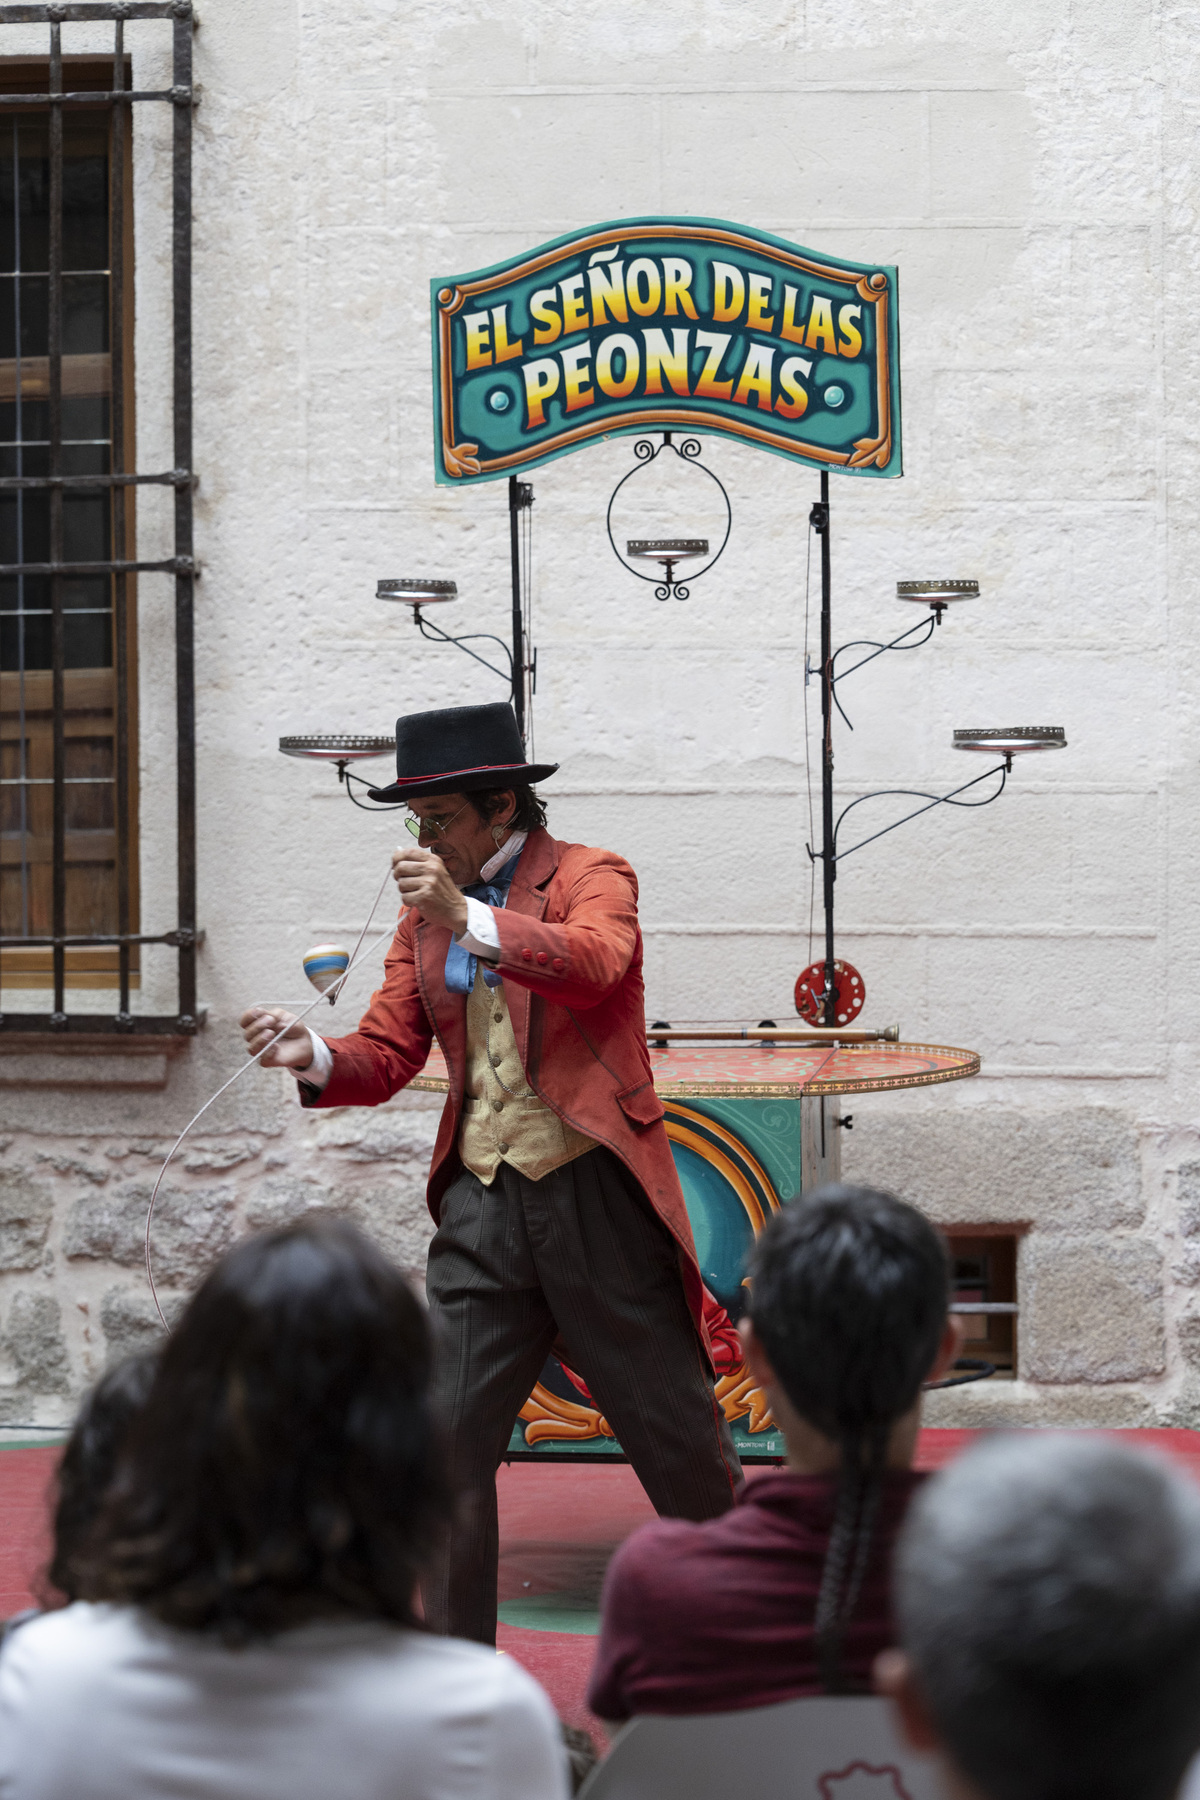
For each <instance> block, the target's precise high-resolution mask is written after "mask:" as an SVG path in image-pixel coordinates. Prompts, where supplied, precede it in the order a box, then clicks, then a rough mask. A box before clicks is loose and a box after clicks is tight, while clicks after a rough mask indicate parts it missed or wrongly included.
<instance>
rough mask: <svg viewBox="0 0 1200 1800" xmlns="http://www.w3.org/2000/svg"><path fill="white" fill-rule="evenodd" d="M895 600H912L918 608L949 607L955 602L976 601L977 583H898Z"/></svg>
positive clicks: (977, 594)
mask: <svg viewBox="0 0 1200 1800" xmlns="http://www.w3.org/2000/svg"><path fill="white" fill-rule="evenodd" d="M896 598H897V600H913V601H915V602H916V603H917V605H918V606H936V607H938V608H939V609H940V608H941V607H943V606H950V605H951V604H952V603H953V602H954V601H955V600H978V598H979V583H978V582H977V581H898V582H897V583H896Z"/></svg>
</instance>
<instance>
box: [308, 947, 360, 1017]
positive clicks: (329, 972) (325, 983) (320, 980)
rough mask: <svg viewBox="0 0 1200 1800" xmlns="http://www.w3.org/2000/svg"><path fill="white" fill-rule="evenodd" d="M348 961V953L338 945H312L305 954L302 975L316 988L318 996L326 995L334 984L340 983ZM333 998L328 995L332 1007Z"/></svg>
mask: <svg viewBox="0 0 1200 1800" xmlns="http://www.w3.org/2000/svg"><path fill="white" fill-rule="evenodd" d="M349 961H350V952H349V951H348V950H343V949H342V948H341V946H340V945H339V944H314V946H313V948H312V949H311V950H308V951H306V952H305V956H304V973H305V974H306V975H307V976H308V979H309V980H310V981H311V982H312V984H313V986H314V987H315V988H316V990H317V992H318V994H328V993H329V990H330V988H331V987H332V986H333V985H334V983H335V982H337V981H340V980H341V978H342V976H343V975H344V974H345V973H346V966H347V964H348V963H349ZM333 1000H334V996H333V995H330V1005H331V1006H332V1004H333Z"/></svg>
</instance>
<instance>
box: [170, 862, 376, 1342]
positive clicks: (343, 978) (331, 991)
mask: <svg viewBox="0 0 1200 1800" xmlns="http://www.w3.org/2000/svg"><path fill="white" fill-rule="evenodd" d="M391 879H392V870H391V865H390V863H389V865H388V870H387V874H386V875H385V876H384V878H383V880H382V881H381V882H380V884H379V892H378V893H377V894H376V896H375V901H374V904H373V906H372V907H371V910H370V912H369V913H368V914H367V922H366V924H365V925H364V926H363V928H362V930H361V931H360V932H359V934H358V942H357V944H355V946H354V949H353V950H352V951H351V953H350V960H349V962H348V963H347V964H346V967H345V968H344V969H343V970H342V973H341V974H340V975H339V976H338V978H337V980H336V981H335V982H334V983H333V985H332V986H331V987H329V988H327V989H326V991H325V992H324V993H323V994H318V995H317V997H316V999H315V1000H313V1001H311V1002H310V1003H309V1005H307V1006H306V1007H305V1008H304V1011H303V1012H301V1013H298V1014H297V1015H296V1017H295V1018H294V1019H289V1020H288V1022H287V1024H286V1025H282V1026H280V1028H279V1030H278V1031H277V1032H276V1033H275V1036H274V1037H273V1038H270V1039H269V1040H268V1041H267V1042H266V1043H265V1044H264V1045H263V1047H262V1049H261V1050H257V1051H255V1053H254V1055H253V1056H251V1057H249V1058H248V1060H247V1061H246V1062H244V1063H242V1065H241V1066H240V1068H237V1069H235V1070H234V1072H233V1074H232V1075H231V1076H230V1077H229V1080H228V1081H226V1082H224V1083H223V1084H222V1086H221V1087H219V1088H218V1089H217V1091H216V1093H215V1094H212V1095H210V1097H209V1098H208V1099H207V1100H206V1101H205V1102H204V1105H203V1106H202V1107H201V1108H200V1111H199V1112H198V1113H196V1114H195V1115H194V1116H193V1117H192V1118H190V1119H189V1120H188V1122H187V1124H186V1125H185V1126H184V1128H183V1130H182V1131H181V1132H180V1134H179V1136H178V1137H177V1138H176V1139H175V1142H174V1143H173V1144H172V1145H171V1148H170V1150H169V1151H168V1152H167V1160H166V1161H165V1162H164V1163H163V1166H162V1168H161V1169H160V1170H159V1171H158V1180H157V1181H156V1182H155V1183H154V1191H153V1193H152V1194H151V1195H150V1205H149V1207H148V1209H147V1212H146V1243H145V1251H146V1280H147V1281H148V1282H149V1283H150V1298H151V1299H152V1300H153V1301H154V1310H155V1312H156V1313H157V1314H158V1316H159V1319H160V1320H161V1321H162V1327H163V1330H164V1331H169V1330H170V1329H171V1327H170V1326H169V1325H168V1324H167V1321H166V1316H165V1314H164V1312H163V1309H162V1307H161V1306H160V1305H159V1303H158V1289H157V1287H156V1286H155V1285H154V1268H153V1264H152V1262H151V1258H150V1228H151V1226H152V1225H153V1223H154V1209H155V1206H156V1205H157V1204H158V1190H159V1189H160V1188H161V1186H162V1184H163V1177H164V1175H165V1174H166V1172H167V1170H168V1169H169V1168H170V1166H171V1164H172V1163H173V1162H174V1160H175V1155H176V1152H177V1151H178V1149H179V1146H180V1144H182V1142H183V1140H184V1138H185V1137H186V1136H187V1134H188V1132H189V1131H190V1130H191V1129H192V1127H193V1125H197V1124H199V1122H200V1120H201V1119H202V1118H203V1117H204V1115H205V1113H206V1112H207V1111H208V1109H209V1107H210V1106H212V1105H213V1104H214V1103H215V1102H216V1101H218V1100H219V1099H220V1098H221V1095H222V1094H224V1093H226V1092H227V1091H228V1089H229V1088H231V1087H232V1086H233V1084H234V1082H235V1081H237V1080H238V1079H239V1078H240V1077H241V1076H243V1075H244V1074H245V1073H246V1070H247V1069H252V1068H253V1067H254V1065H255V1063H256V1062H258V1061H259V1060H260V1059H261V1058H262V1057H264V1056H265V1055H266V1054H267V1051H268V1050H270V1049H271V1047H272V1045H274V1044H277V1043H278V1042H279V1040H280V1038H281V1037H283V1036H284V1034H285V1032H288V1031H290V1030H291V1028H292V1026H293V1025H299V1024H300V1023H301V1022H302V1020H304V1019H306V1018H307V1017H308V1015H309V1013H310V1012H314V1011H315V1010H316V1008H317V1007H318V1006H320V1004H321V1002H322V1001H323V1000H328V1001H329V1003H330V1005H332V1004H333V1002H334V1001H335V1000H336V999H337V997H338V995H339V994H340V993H341V991H342V989H343V988H344V987H345V985H346V983H347V981H348V980H349V979H350V975H351V972H352V970H353V968H354V965H355V963H356V962H357V961H358V953H359V951H360V950H361V949H362V942H363V939H364V938H365V937H366V935H367V933H368V931H369V930H370V929H371V921H372V919H373V918H374V917H375V914H376V913H377V912H378V911H379V902H380V901H381V900H382V899H383V895H384V890H385V889H386V887H387V884H388V882H389V881H390V880H391ZM402 916H403V915H402ZM394 935H395V933H394V932H393V931H391V930H388V931H385V932H382V933H381V934H380V936H379V937H377V938H376V940H375V942H374V943H373V944H372V945H371V950H377V949H378V948H379V946H380V944H382V943H385V942H389V941H390V940H391V938H392V937H393V936H394ZM369 954H370V951H368V955H369Z"/></svg>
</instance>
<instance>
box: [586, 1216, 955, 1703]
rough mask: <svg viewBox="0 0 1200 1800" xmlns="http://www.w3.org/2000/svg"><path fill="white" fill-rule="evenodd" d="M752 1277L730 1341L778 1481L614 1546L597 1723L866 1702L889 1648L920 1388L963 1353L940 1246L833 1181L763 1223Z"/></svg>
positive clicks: (595, 1698)
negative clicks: (741, 1360) (743, 1313)
mask: <svg viewBox="0 0 1200 1800" xmlns="http://www.w3.org/2000/svg"><path fill="white" fill-rule="evenodd" d="M751 1275H752V1282H751V1298H750V1306H749V1313H748V1316H747V1318H745V1319H744V1320H743V1321H742V1326H741V1330H742V1337H743V1343H744V1346H745V1353H746V1359H747V1362H748V1364H749V1366H750V1370H751V1372H752V1373H753V1374H754V1375H755V1376H756V1377H757V1378H758V1380H759V1382H760V1383H761V1385H762V1386H763V1387H764V1388H765V1389H766V1392H767V1396H768V1399H769V1400H770V1403H771V1408H772V1411H773V1413H774V1416H775V1420H776V1423H777V1424H778V1426H779V1428H780V1430H781V1431H782V1433H783V1436H784V1439H785V1441H786V1444H787V1459H786V1468H784V1469H783V1470H779V1471H772V1472H771V1473H769V1474H762V1475H759V1476H757V1477H755V1478H754V1479H752V1480H751V1481H749V1482H747V1484H746V1487H745V1489H744V1491H743V1492H742V1494H741V1495H740V1496H739V1498H738V1501H737V1503H736V1504H735V1506H734V1508H733V1511H732V1512H729V1513H726V1514H725V1516H724V1517H723V1518H720V1519H714V1520H711V1521H709V1522H707V1523H705V1524H690V1523H686V1522H683V1521H679V1520H669V1521H668V1520H660V1521H657V1522H656V1523H654V1524H651V1525H646V1526H643V1528H642V1529H641V1530H640V1531H638V1532H635V1533H634V1535H633V1536H632V1537H631V1538H630V1539H628V1541H627V1542H626V1543H625V1544H623V1545H622V1547H621V1549H620V1550H619V1551H618V1552H617V1554H616V1556H615V1557H614V1558H613V1561H612V1563H611V1565H610V1567H609V1572H608V1577H607V1579H606V1582H605V1588H604V1599H603V1613H602V1623H601V1633H600V1644H599V1649H598V1652H597V1657H596V1664H595V1668H594V1670H593V1673H592V1680H591V1687H590V1690H589V1704H590V1705H591V1707H592V1710H593V1711H594V1712H596V1713H597V1714H598V1715H599V1716H600V1717H601V1718H605V1719H613V1720H616V1719H625V1718H628V1717H630V1715H631V1714H634V1713H675V1714H680V1713H703V1712H723V1711H727V1710H729V1711H731V1710H734V1709H736V1708H740V1707H750V1706H766V1705H769V1704H771V1703H773V1702H776V1701H781V1700H791V1699H796V1698H798V1697H799V1696H801V1695H804V1694H815V1693H821V1692H828V1693H840V1692H848V1691H851V1692H852V1691H855V1690H865V1689H866V1687H867V1685H868V1682H869V1678H870V1671H871V1666H872V1663H873V1660H874V1658H875V1656H876V1654H877V1653H878V1652H879V1651H880V1650H882V1649H883V1648H884V1647H885V1646H886V1645H887V1644H889V1643H891V1642H892V1641H893V1634H892V1629H891V1619H890V1608H889V1601H888V1575H889V1561H890V1553H891V1547H892V1543H893V1541H894V1538H895V1534H896V1532H897V1530H898V1529H899V1526H900V1522H901V1520H902V1518H903V1516H904V1512H905V1509H906V1507H907V1505H908V1502H909V1499H910V1497H911V1495H912V1493H913V1491H914V1488H915V1486H916V1485H917V1483H918V1481H919V1480H920V1479H921V1478H920V1477H919V1476H917V1475H915V1474H914V1473H913V1471H912V1468H911V1463H912V1457H913V1451H914V1448H915V1445H916V1438H917V1432H918V1430H919V1427H920V1412H921V1387H922V1383H923V1382H925V1381H927V1380H929V1379H931V1378H934V1377H936V1376H937V1375H938V1374H940V1373H941V1372H942V1370H943V1369H944V1368H945V1367H946V1366H947V1365H948V1364H949V1363H950V1362H951V1361H952V1360H953V1358H954V1356H955V1354H956V1351H957V1348H958V1344H959V1333H958V1329H957V1326H956V1324H955V1323H954V1322H953V1321H952V1320H950V1318H949V1317H948V1313H947V1307H948V1302H949V1268H948V1263H947V1258H946V1250H945V1245H944V1243H943V1241H942V1239H941V1238H940V1237H939V1235H938V1233H937V1232H936V1231H935V1230H934V1229H933V1227H932V1226H931V1225H930V1224H929V1223H928V1222H927V1221H926V1220H925V1219H924V1218H923V1217H922V1216H921V1214H920V1213H919V1212H917V1211H916V1210H915V1209H914V1208H913V1207H911V1206H907V1205H905V1204H904V1202H903V1201H901V1200H897V1199H895V1198H894V1197H893V1196H892V1195H890V1194H884V1193H879V1192H877V1191H875V1190H874V1189H871V1188H853V1187H840V1186H830V1187H825V1188H820V1189H818V1190H816V1192H814V1193H813V1194H811V1195H809V1196H807V1197H806V1198H805V1199H803V1200H799V1201H796V1202H794V1203H793V1204H792V1205H790V1206H787V1207H785V1208H784V1209H783V1210H782V1212H780V1213H778V1214H776V1216H775V1217H774V1218H773V1219H771V1220H770V1221H769V1222H768V1224H767V1226H766V1228H765V1230H764V1231H763V1233H762V1235H761V1237H760V1238H759V1240H758V1243H757V1245H756V1247H755V1251H754V1256H753V1261H752V1265H751Z"/></svg>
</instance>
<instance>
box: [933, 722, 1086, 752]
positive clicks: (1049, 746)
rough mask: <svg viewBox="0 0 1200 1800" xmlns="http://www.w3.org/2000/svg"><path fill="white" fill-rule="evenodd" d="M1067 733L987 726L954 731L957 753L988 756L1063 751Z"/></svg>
mask: <svg viewBox="0 0 1200 1800" xmlns="http://www.w3.org/2000/svg"><path fill="white" fill-rule="evenodd" d="M1066 747H1067V733H1066V728H1065V726H1062V725H989V726H986V727H981V728H979V729H978V730H974V731H956V732H955V733H954V748H955V749H956V750H980V751H983V752H984V753H985V754H987V755H989V756H1025V755H1028V754H1029V752H1030V751H1032V750H1065V749H1066Z"/></svg>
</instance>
